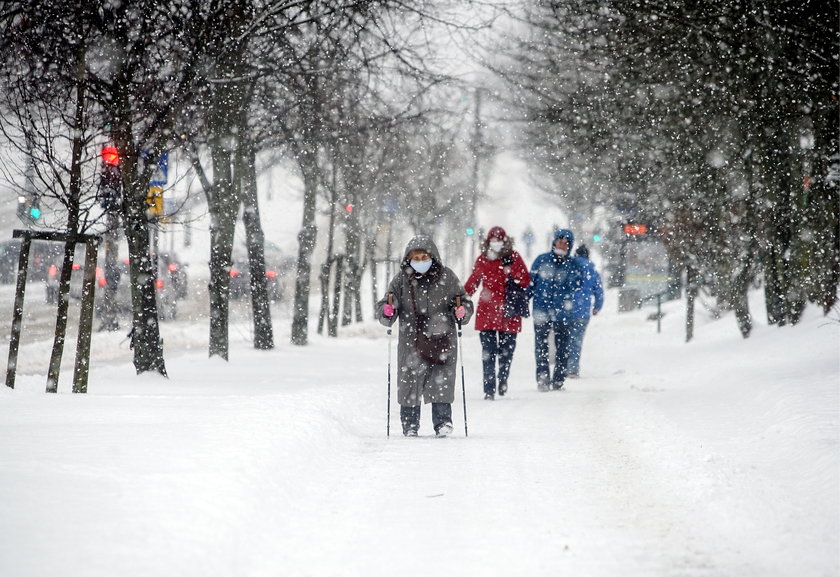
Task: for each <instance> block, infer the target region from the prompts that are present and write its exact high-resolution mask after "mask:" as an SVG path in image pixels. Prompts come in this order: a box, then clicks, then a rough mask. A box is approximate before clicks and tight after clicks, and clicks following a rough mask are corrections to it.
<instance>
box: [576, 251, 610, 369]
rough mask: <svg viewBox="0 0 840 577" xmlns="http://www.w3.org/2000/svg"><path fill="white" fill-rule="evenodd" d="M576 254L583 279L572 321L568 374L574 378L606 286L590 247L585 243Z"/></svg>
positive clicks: (602, 300) (577, 294)
mask: <svg viewBox="0 0 840 577" xmlns="http://www.w3.org/2000/svg"><path fill="white" fill-rule="evenodd" d="M575 256H576V257H577V259H578V262H579V264H580V265H581V269H582V273H581V274H582V279H581V286H580V290H578V291H577V292H576V293H575V310H574V313H575V314H574V320H573V321H572V338H571V341H570V344H569V365H568V376H569V377H570V378H572V379H576V378H578V377H579V376H580V355H581V350H582V348H583V337H584V335H585V334H586V327H587V326H588V325H589V318H590V314H591V315H592V316H595V315H597V314H598V313H599V312H600V310H601V308H602V307H603V306H604V287H603V286H602V285H601V275H599V274H598V271H597V270H595V264H594V263H593V262H592V261H591V260H589V249H588V248H587V247H586V245H585V244H582V245H580V246H579V247H578V248H577V250H576V251H575ZM593 299H594V303H593Z"/></svg>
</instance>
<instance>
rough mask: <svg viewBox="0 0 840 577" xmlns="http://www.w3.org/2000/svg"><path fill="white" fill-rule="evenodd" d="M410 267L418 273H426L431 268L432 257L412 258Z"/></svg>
mask: <svg viewBox="0 0 840 577" xmlns="http://www.w3.org/2000/svg"><path fill="white" fill-rule="evenodd" d="M410 264H411V268H413V269H414V270H415V272H417V273H418V274H426V273H427V272H429V269H430V268H432V259H429V260H413V261H411V263H410Z"/></svg>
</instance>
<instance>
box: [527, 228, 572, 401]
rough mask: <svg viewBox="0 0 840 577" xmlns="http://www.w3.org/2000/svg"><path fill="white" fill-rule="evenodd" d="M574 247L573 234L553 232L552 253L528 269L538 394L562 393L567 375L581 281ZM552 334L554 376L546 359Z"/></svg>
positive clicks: (546, 254) (565, 230) (545, 254)
mask: <svg viewBox="0 0 840 577" xmlns="http://www.w3.org/2000/svg"><path fill="white" fill-rule="evenodd" d="M574 243H575V237H574V235H573V234H572V231H570V230H567V229H559V230H557V231H555V233H554V240H553V242H552V245H551V251H549V252H546V253H543V254H541V255H539V256H538V257H537V258H536V260H534V264H533V265H531V297H532V299H533V301H532V309H533V315H532V316H533V319H534V353H535V356H536V361H537V388H538V389H539V390H540V391H548V390H551V389H554V390H560V389H562V388H563V383H564V381H565V380H566V375H567V374H568V367H567V363H568V360H569V346H570V342H571V338H572V323H573V321H574V319H575V315H574V308H575V298H576V293H577V292H578V291H580V289H581V286H582V281H583V271H582V267H581V264H580V262H579V259H577V258H575V257H573V256H572V247H573V246H574ZM551 333H554V374H553V375H552V374H551V369H550V361H549V358H548V357H549V347H548V339H549V336H550V335H551Z"/></svg>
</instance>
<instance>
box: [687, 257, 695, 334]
mask: <svg viewBox="0 0 840 577" xmlns="http://www.w3.org/2000/svg"><path fill="white" fill-rule="evenodd" d="M697 288H698V287H697V270H696V269H695V268H694V267H693V266H691V265H688V266H686V267H685V342H690V341H691V339H693V338H694V299H695V297H696V296H697Z"/></svg>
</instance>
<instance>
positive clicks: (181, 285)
mask: <svg viewBox="0 0 840 577" xmlns="http://www.w3.org/2000/svg"><path fill="white" fill-rule="evenodd" d="M77 257H79V255H77ZM83 262H84V258H83V255H82V258H76V259H75V262H74V263H73V274H72V275H71V276H70V296H71V297H72V298H76V299H81V298H82V275H83V272H82V269H83V264H80V263H83ZM55 272H56V278H57V275H58V274H60V272H61V267H60V266H58V267H56V270H55ZM95 282H96V295H95V301H94V306H95V310H96V313H97V315H101V314H102V312H103V307H104V298H105V288H106V286H110V287H111V288H112V290H114V291H115V295H116V307H117V312H118V313H120V314H124V315H129V314H131V310H132V305H131V277H130V260H129V259H128V258H125V259H123V260H122V261H120V262H119V263H117V266H115V267H114V268H113V269H112V270H110V271H109V270H108V268H107V266H106V265H105V263H104V255H100V259H99V266H97V267H96V280H95ZM48 286H49V285H48ZM56 286H57V280H56ZM179 295H182V296H179ZM186 295H187V276H186V271H185V270H184V265H183V264H182V263H181V262H180V261H178V260H177V259H175V258H174V257H171V256H168V257H167V258H166V259H158V278H157V279H155V298H156V299H157V308H158V318H159V319H160V320H162V321H165V320H175V319H176V318H177V316H178V307H177V301H178V299H179V298H183V297H185V296H186Z"/></svg>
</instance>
